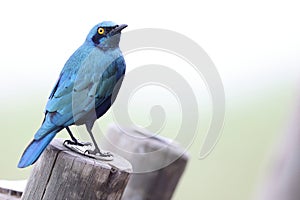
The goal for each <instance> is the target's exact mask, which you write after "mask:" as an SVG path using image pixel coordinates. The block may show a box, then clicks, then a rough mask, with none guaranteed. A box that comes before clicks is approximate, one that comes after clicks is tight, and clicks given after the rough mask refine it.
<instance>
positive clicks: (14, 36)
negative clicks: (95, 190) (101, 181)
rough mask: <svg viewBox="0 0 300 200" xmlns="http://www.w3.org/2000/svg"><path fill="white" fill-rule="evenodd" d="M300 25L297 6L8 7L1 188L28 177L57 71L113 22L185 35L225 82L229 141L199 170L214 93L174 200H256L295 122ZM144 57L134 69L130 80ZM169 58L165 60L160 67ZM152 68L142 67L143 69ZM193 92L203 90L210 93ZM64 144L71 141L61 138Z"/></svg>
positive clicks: (2, 65)
mask: <svg viewBox="0 0 300 200" xmlns="http://www.w3.org/2000/svg"><path fill="white" fill-rule="evenodd" d="M16 5H18V6H16ZM299 19H300V13H299V6H298V4H297V2H295V1H289V0H288V1H283V0H280V1H276V2H274V1H268V0H262V1H259V0H254V1H237V0H229V1H221V0H212V1H196V2H189V1H184V2H181V1H156V0H153V1H151V2H142V1H130V2H126V1H114V2H110V1H106V2H103V1H97V0H88V1H78V2H75V1H70V0H66V1H58V0H54V1H51V2H43V1H37V0H28V1H26V2H25V1H21V0H12V1H8V2H5V1H2V2H1V3H0V22H1V26H2V27H1V33H0V34H1V37H0V44H1V45H0V53H1V59H0V75H1V79H0V91H1V93H0V110H1V115H0V122H1V126H0V133H1V134H0V135H1V140H0V158H1V167H0V179H5V180H18V179H26V178H27V177H28V175H29V173H30V170H31V168H27V169H22V170H21V169H17V168H16V165H17V162H18V160H19V157H20V155H21V154H22V152H23V150H24V148H25V147H26V145H27V144H28V143H29V142H30V141H31V139H32V137H33V134H34V133H35V131H36V130H37V128H38V127H39V126H40V123H41V122H42V120H43V110H44V106H45V104H46V100H47V97H48V95H49V93H50V91H51V89H52V86H53V85H54V83H55V80H56V78H57V77H58V74H59V71H60V70H61V68H62V66H63V65H64V63H65V62H66V60H67V59H68V57H69V56H70V55H71V53H73V52H74V50H75V49H76V48H78V46H79V45H81V43H82V42H83V40H84V39H85V37H86V34H87V32H88V31H89V30H90V28H91V27H92V26H93V25H94V24H96V23H98V22H99V21H103V20H113V21H116V22H118V23H127V24H129V27H128V30H134V29H138V28H151V27H153V28H163V29H169V30H173V31H176V32H179V33H181V34H184V35H185V36H187V37H189V38H190V39H192V40H194V41H195V42H196V43H198V44H199V45H200V46H201V47H202V48H203V49H204V50H205V51H206V52H207V54H208V55H209V56H210V58H211V59H212V60H213V62H214V63H215V65H216V67H217V70H218V72H219V73H220V76H221V78H222V80H223V84H224V88H225V94H226V119H225V124H224V129H223V132H222V136H221V137H220V140H219V141H218V143H217V145H216V147H215V148H214V150H213V151H212V152H211V154H210V155H209V156H208V157H206V158H205V159H203V160H199V159H198V157H199V152H200V148H201V145H202V143H203V141H204V138H205V133H206V130H207V126H208V124H209V121H210V117H211V107H210V104H209V97H208V96H207V91H206V93H205V92H204V93H200V96H199V97H198V101H199V102H200V104H201V106H200V108H199V110H201V113H200V114H201V115H200V117H201V121H200V124H201V127H200V129H199V133H198V134H197V137H196V138H195V141H194V142H193V144H192V145H191V146H190V148H189V149H188V153H189V155H190V161H189V163H188V166H187V168H186V171H185V173H184V175H183V177H182V179H181V181H180V183H179V186H178V188H177V190H176V192H175V196H174V199H175V200H182V199H192V200H198V199H207V200H219V199H224V200H241V199H244V200H247V199H251V198H252V197H253V195H255V192H256V191H257V188H258V187H259V184H260V183H261V180H262V179H263V178H264V175H265V173H266V171H267V170H268V168H267V165H268V163H269V161H270V156H271V155H272V152H273V151H274V149H276V145H277V144H278V143H280V141H281V137H283V134H284V133H285V129H286V127H287V126H288V124H289V121H290V119H291V116H292V114H293V112H294V108H295V103H296V102H295V101H296V100H295V99H296V97H297V89H298V88H297V85H298V83H299V81H300V77H299V75H300V73H299V72H300V71H299V63H300V60H299V52H300V39H299V35H300V28H299V26H298V24H299ZM138 57H140V56H136V57H131V59H128V62H127V64H128V68H129V70H130V69H133V68H134V67H133V64H136V63H135V62H134V60H135V59H138ZM145 57H147V55H146V56H144V57H142V58H145ZM166 58H167V57H161V60H159V56H158V57H156V60H155V62H154V63H156V64H161V63H164V62H165V60H166ZM148 59H149V60H150V61H151V59H152V57H149V56H148ZM149 60H147V62H146V63H145V60H143V59H141V57H140V58H139V61H138V62H137V63H138V64H149V62H150V61H149ZM175 64H176V62H175ZM174 67H177V69H178V68H182V70H185V68H183V66H181V65H178V66H174ZM193 81H195V80H193ZM193 87H194V89H195V88H200V89H201V90H203V88H202V87H205V84H203V82H202V85H201V86H198V85H197V84H196V85H193ZM204 90H205V88H204ZM202 95H203V96H202ZM146 98H147V97H146ZM146 98H145V99H146ZM202 99H204V103H203V102H202ZM144 103H145V105H148V102H146V100H145V102H144ZM206 106H207V107H206ZM130 109H131V110H132V113H131V114H132V117H133V118H135V119H136V121H138V122H139V123H142V124H147V123H148V122H149V119H148V118H147V116H144V113H145V111H139V109H135V107H134V105H133V106H131V107H130ZM141 116H144V118H142V117H141ZM110 123H113V119H112V117H111V116H110V113H108V114H107V115H105V116H104V117H103V118H102V119H101V120H100V122H99V124H100V126H101V127H102V128H103V130H105V129H106V128H107V127H108V125H109V124H110ZM173 125H174V127H177V125H178V124H176V123H175V122H173ZM174 127H172V123H171V125H169V126H168V129H167V130H165V132H164V136H167V137H171V138H172V137H174V135H173V133H174V131H173V129H172V128H174ZM73 130H75V131H76V129H74V128H73ZM58 137H68V136H67V134H66V132H65V131H62V132H61V133H59V135H58ZM80 137H82V138H83V139H87V138H88V137H87V136H86V135H80Z"/></svg>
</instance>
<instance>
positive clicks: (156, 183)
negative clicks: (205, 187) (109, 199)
mask: <svg viewBox="0 0 300 200" xmlns="http://www.w3.org/2000/svg"><path fill="white" fill-rule="evenodd" d="M124 130H125V129H123V128H122V130H120V128H118V127H117V126H111V127H110V128H109V130H108V132H107V134H106V140H102V144H101V146H102V147H103V148H104V149H107V150H109V151H112V152H115V153H117V154H119V155H121V156H122V157H124V158H126V159H127V160H128V161H129V162H130V163H131V164H132V166H133V173H132V175H131V177H130V179H129V182H128V185H127V187H126V189H125V191H124V194H123V197H122V200H157V199H159V200H170V199H171V197H172V195H173V193H174V191H175V189H176V186H177V183H178V181H179V179H180V177H181V175H182V174H183V172H184V169H185V167H186V164H187V161H188V156H187V154H186V153H185V151H184V150H183V149H182V148H180V147H179V145H177V144H174V143H173V142H172V141H171V140H167V139H165V138H163V137H158V136H151V134H152V133H149V132H148V131H146V130H133V129H126V131H124ZM125 132H126V133H125ZM128 133H129V134H128ZM103 141H104V142H103Z"/></svg>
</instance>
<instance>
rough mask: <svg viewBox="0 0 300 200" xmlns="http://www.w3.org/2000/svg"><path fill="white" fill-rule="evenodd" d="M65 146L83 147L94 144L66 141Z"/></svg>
mask: <svg viewBox="0 0 300 200" xmlns="http://www.w3.org/2000/svg"><path fill="white" fill-rule="evenodd" d="M64 144H67V145H78V146H81V147H84V146H92V143H90V142H79V141H78V140H76V141H73V140H65V141H64Z"/></svg>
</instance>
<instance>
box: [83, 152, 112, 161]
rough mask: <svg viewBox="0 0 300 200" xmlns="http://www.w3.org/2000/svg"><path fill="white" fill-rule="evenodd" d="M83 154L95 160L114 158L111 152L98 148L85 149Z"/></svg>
mask: <svg viewBox="0 0 300 200" xmlns="http://www.w3.org/2000/svg"><path fill="white" fill-rule="evenodd" d="M85 155H87V156H89V157H92V158H95V159H97V160H105V161H111V160H113V159H114V156H113V154H112V153H110V152H109V151H101V150H99V149H94V150H86V151H85Z"/></svg>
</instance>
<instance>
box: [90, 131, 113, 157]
mask: <svg viewBox="0 0 300 200" xmlns="http://www.w3.org/2000/svg"><path fill="white" fill-rule="evenodd" d="M86 129H87V131H88V132H89V134H90V137H91V139H92V141H93V143H94V146H95V149H94V151H89V153H92V154H94V155H99V156H102V157H111V156H112V154H111V153H109V152H102V151H101V150H100V148H99V147H98V144H97V142H96V140H95V138H94V135H93V133H92V130H91V128H90V127H88V126H86Z"/></svg>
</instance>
